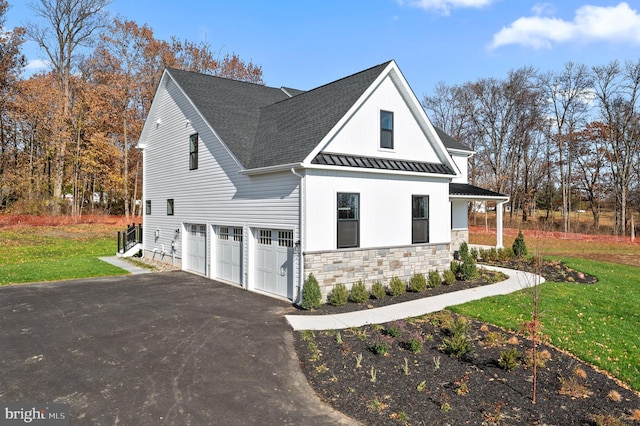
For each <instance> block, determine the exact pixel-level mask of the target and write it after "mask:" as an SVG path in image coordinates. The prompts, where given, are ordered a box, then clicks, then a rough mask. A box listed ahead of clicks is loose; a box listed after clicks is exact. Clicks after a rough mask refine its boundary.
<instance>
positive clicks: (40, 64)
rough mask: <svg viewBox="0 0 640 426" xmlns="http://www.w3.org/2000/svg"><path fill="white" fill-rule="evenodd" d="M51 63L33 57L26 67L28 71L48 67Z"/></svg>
mask: <svg viewBox="0 0 640 426" xmlns="http://www.w3.org/2000/svg"><path fill="white" fill-rule="evenodd" d="M50 65H51V63H50V62H49V61H45V60H44V59H31V60H29V62H27V66H26V67H25V69H26V70H27V71H33V72H35V71H39V70H41V69H44V68H48V67H49V66H50Z"/></svg>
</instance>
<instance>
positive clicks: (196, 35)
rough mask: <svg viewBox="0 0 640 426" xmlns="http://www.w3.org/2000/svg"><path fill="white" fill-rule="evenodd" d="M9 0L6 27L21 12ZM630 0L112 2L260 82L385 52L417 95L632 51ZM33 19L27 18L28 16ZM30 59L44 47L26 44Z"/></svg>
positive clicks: (636, 21)
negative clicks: (230, 57)
mask: <svg viewBox="0 0 640 426" xmlns="http://www.w3.org/2000/svg"><path fill="white" fill-rule="evenodd" d="M32 1H34V0H9V3H10V4H11V6H12V7H11V9H10V10H9V12H8V14H7V18H8V19H7V23H6V28H7V29H10V28H12V27H14V26H16V25H23V24H24V23H26V22H27V21H29V20H30V19H32V18H31V17H30V10H29V8H28V7H27V4H29V3H32ZM639 6H640V5H638V3H635V2H622V1H619V0H613V1H607V0H591V1H589V0H554V1H549V2H535V1H528V0H324V1H312V0H270V1H266V0H227V1H219V0H180V1H176V0H173V1H169V0H113V2H112V3H111V5H110V6H109V7H108V10H109V12H110V13H111V14H112V15H113V16H119V17H121V18H126V19H129V20H133V21H135V22H137V23H138V24H140V25H142V24H145V23H146V24H148V25H149V26H150V27H151V28H152V29H153V30H154V33H155V36H156V38H161V39H167V40H168V39H169V38H170V37H171V36H173V35H175V36H177V37H179V38H181V39H188V40H190V41H196V42H197V41H202V40H207V41H208V42H209V43H210V45H211V47H212V48H213V49H214V50H219V51H222V52H223V53H224V52H235V53H237V54H238V55H239V56H240V57H241V58H243V59H245V60H252V61H253V62H255V63H257V64H259V65H262V69H263V77H264V80H265V82H266V83H267V84H268V85H270V86H275V87H280V86H288V87H294V88H300V89H311V88H314V87H317V86H319V85H322V84H325V83H328V82H331V81H334V80H336V79H339V78H342V77H345V76H347V75H350V74H353V73H355V72H358V71H360V70H363V69H366V68H369V67H371V66H374V65H377V64H379V63H382V62H385V61H387V60H389V59H395V60H396V62H397V63H398V65H399V66H400V69H401V70H402V72H403V73H404V75H405V77H406V78H407V80H408V81H409V84H410V85H411V86H412V88H413V90H414V92H415V93H416V95H417V96H418V97H419V98H420V99H421V98H422V96H423V95H424V94H425V93H430V92H431V91H432V90H433V88H434V86H435V85H436V83H437V82H439V81H443V82H445V83H447V84H461V83H464V82H466V81H475V80H477V79H480V78H485V77H495V78H504V77H506V75H507V73H508V71H509V70H510V69H515V68H518V67H521V66H526V65H532V66H534V67H536V68H538V69H539V70H540V71H557V70H560V69H561V68H562V67H563V65H564V64H565V63H566V62H568V61H573V62H576V63H582V64H586V65H589V66H592V65H605V64H607V63H608V62H610V61H612V60H614V59H617V60H620V61H624V60H633V61H637V60H639V59H640V9H639V8H638V7H639ZM35 22H37V21H35ZM25 53H26V55H27V58H28V59H29V60H30V61H32V62H31V65H32V67H33V68H32V69H35V68H36V67H37V65H38V64H41V61H38V59H44V53H42V52H40V51H39V50H38V49H37V47H36V46H34V45H33V44H32V43H29V44H28V45H27V46H26V47H25Z"/></svg>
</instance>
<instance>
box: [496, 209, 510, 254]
mask: <svg viewBox="0 0 640 426" xmlns="http://www.w3.org/2000/svg"><path fill="white" fill-rule="evenodd" d="M507 201H508V200H505V201H500V202H497V203H496V233H497V235H496V248H504V245H503V244H502V210H503V206H504V204H505V203H506V202H507Z"/></svg>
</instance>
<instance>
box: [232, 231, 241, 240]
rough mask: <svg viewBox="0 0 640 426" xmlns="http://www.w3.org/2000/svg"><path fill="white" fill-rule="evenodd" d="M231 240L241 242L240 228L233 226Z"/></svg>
mask: <svg viewBox="0 0 640 426" xmlns="http://www.w3.org/2000/svg"><path fill="white" fill-rule="evenodd" d="M233 241H238V242H242V228H233Z"/></svg>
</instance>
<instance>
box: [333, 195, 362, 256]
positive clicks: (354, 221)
mask: <svg viewBox="0 0 640 426" xmlns="http://www.w3.org/2000/svg"><path fill="white" fill-rule="evenodd" d="M337 216H338V248H348V247H359V246H360V194H356V193H347V192H339V193H338V214H337Z"/></svg>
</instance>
